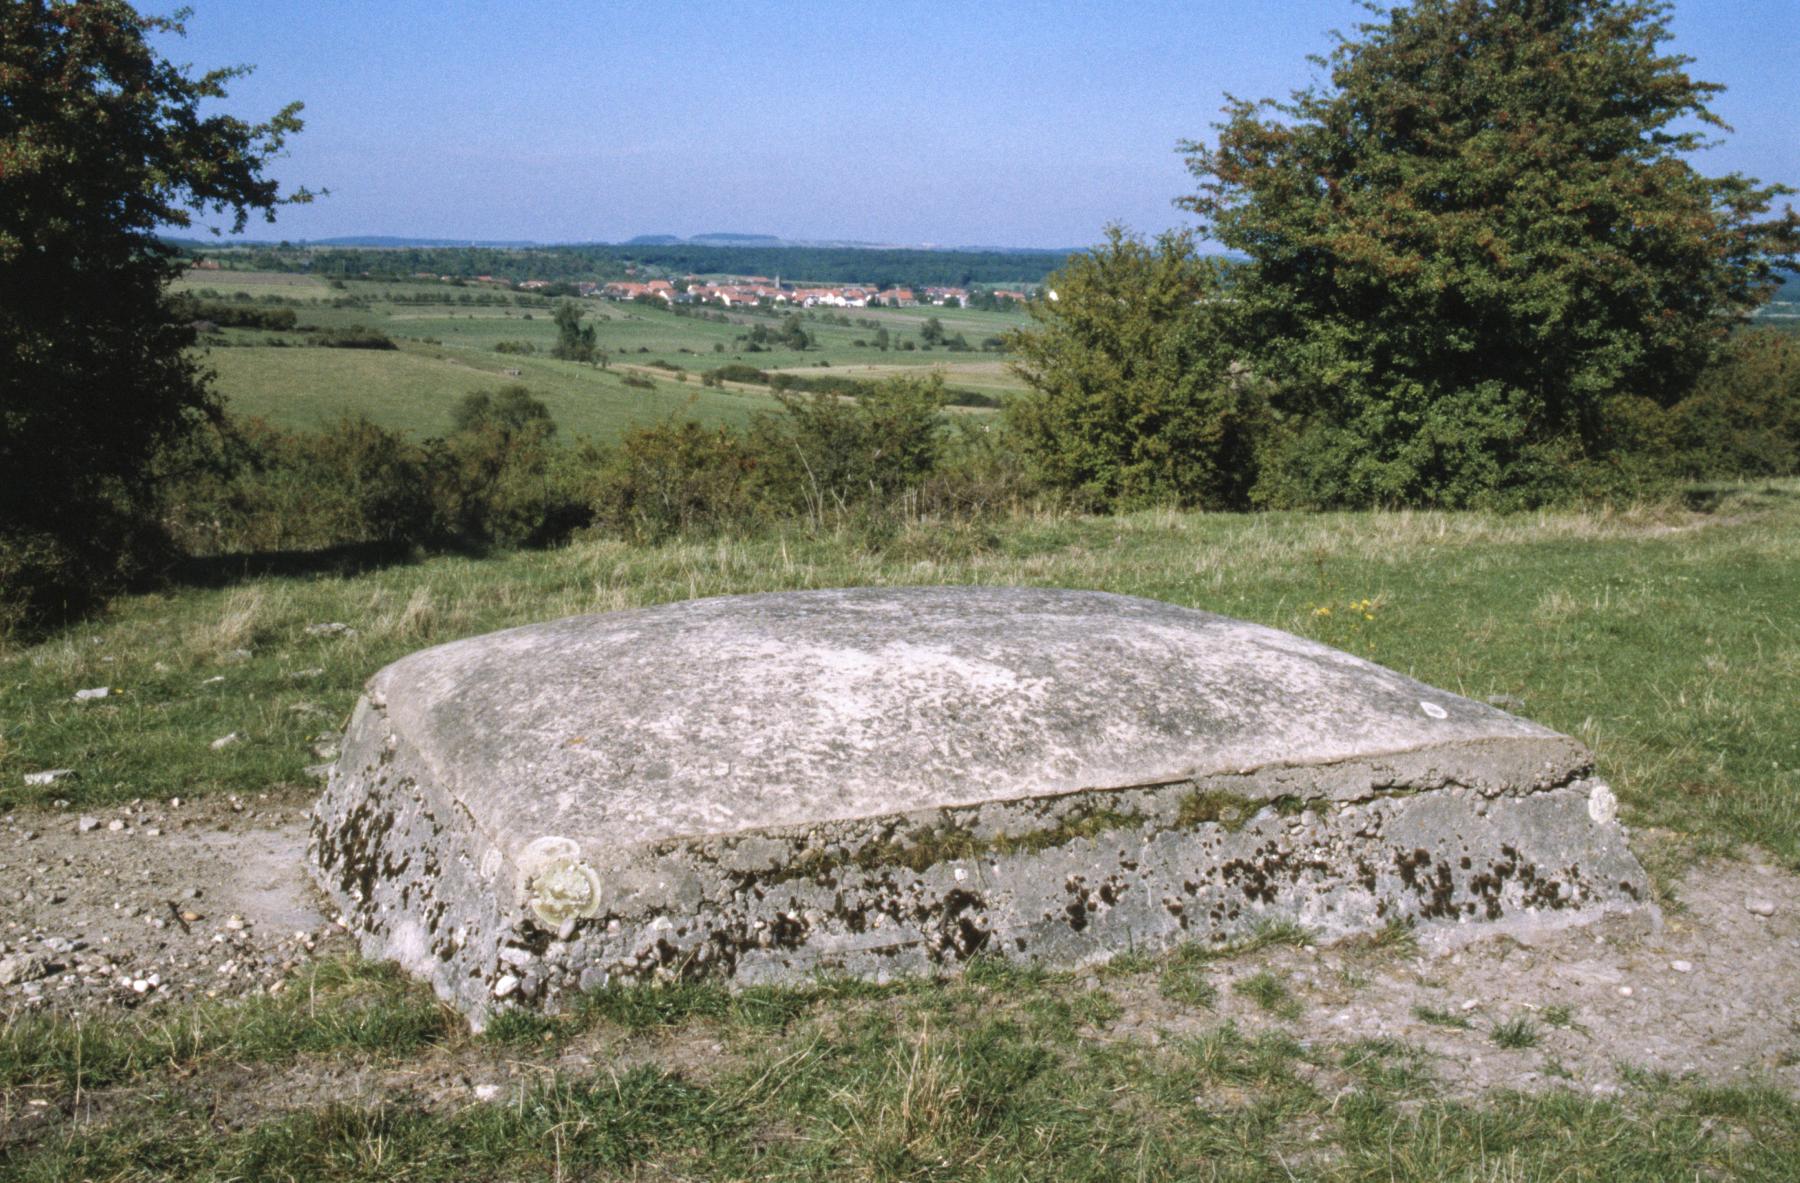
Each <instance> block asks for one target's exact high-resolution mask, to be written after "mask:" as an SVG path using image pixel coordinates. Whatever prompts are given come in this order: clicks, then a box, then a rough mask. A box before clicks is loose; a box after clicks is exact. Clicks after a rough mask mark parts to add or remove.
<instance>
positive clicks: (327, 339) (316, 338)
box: [310, 325, 397, 349]
mask: <svg viewBox="0 0 1800 1183" xmlns="http://www.w3.org/2000/svg"><path fill="white" fill-rule="evenodd" d="M310 340H311V343H312V344H314V345H319V346H323V347H324V348H326V349H394V348H397V346H395V344H394V342H393V339H392V338H390V337H389V336H388V335H387V334H386V333H384V332H382V331H380V330H379V329H371V328H366V327H364V326H363V325H350V326H349V327H348V328H342V329H314V330H313V331H312V336H311V338H310Z"/></svg>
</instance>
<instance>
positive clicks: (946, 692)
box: [312, 588, 1647, 1024]
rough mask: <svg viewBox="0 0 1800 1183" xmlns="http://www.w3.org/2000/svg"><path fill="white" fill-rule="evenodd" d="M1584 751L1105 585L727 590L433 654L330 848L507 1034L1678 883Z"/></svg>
mask: <svg viewBox="0 0 1800 1183" xmlns="http://www.w3.org/2000/svg"><path fill="white" fill-rule="evenodd" d="M1591 763H1592V761H1591V757H1590V755H1589V753H1588V752H1587V750H1586V749H1585V748H1584V747H1582V745H1581V744H1579V743H1577V742H1576V741H1575V740H1573V739H1570V738H1568V737H1567V736H1563V735H1559V734H1557V733H1555V732H1552V731H1549V730H1547V729H1545V728H1543V727H1540V726H1538V725H1537V724H1535V723H1531V722H1529V721H1527V720H1524V719H1520V718H1516V717H1514V716H1512V715H1509V714H1506V713H1505V712H1502V711H1500V710H1497V709H1495V708H1493V707H1490V706H1486V705H1484V704H1480V703H1476V702H1471V701H1469V700H1467V699H1463V698H1459V697H1457V696H1455V695H1452V694H1448V693H1446V692H1444V691H1441V690H1436V689H1433V688H1431V687H1429V686H1426V685H1424V684H1422V683H1419V682H1416V681H1414V680H1412V679H1410V678H1407V677H1404V676H1402V675H1400V674H1398V673H1395V672H1393V671H1391V670H1387V669H1384V668H1382V667H1380V666H1376V665H1372V664H1370V663H1369V662H1366V661H1363V660H1361V659H1359V658H1356V657H1353V656H1351V655H1349V654H1346V653H1342V652H1339V651H1337V650H1334V649H1330V648H1328V647H1325V646H1322V645H1318V644H1315V643H1313V642H1310V641H1306V640H1303V639H1301V638H1298V637H1294V636H1291V635H1289V634H1286V633H1281V632H1278V631H1275V630H1272V629H1267V628H1263V627H1260V626H1257V625H1252V624H1246V623H1244V622H1242V621H1236V620H1231V619H1228V618H1225V617H1221V616H1214V615H1211V614H1208V613H1203V612H1194V611H1190V610H1187V609H1183V608H1178V607H1174V606H1172V605H1168V604H1162V603H1157V602H1154V601H1149V600H1140V599H1132V598H1127V597H1122V596H1114V595H1106V594H1102V593H1097V592H1081V591H1056V590H1032V589H1022V588H915V589H902V590H883V589H863V590H850V591H823V592H796V593H784V594H775V595H763V596H741V597H727V598H721V599H712V600H698V601H691V602H688V603H681V604H672V605H668V606H665V607H661V608H652V609H645V610H641V611H633V612H619V613H610V614H605V615H598V616H585V617H577V618H573V619H569V620H560V621H554V622H551V623H548V624H541V625H533V626H530V627H526V628H519V629H512V630H509V631H506V632H501V633H495V634H492V635H489V636H484V637H476V638H473V639H470V640H466V641H459V642H456V643H453V644H449V645H443V646H439V647H437V648H434V649H429V650H426V651H424V652H421V653H415V654H413V655H412V656H410V657H407V658H405V659H403V660H401V661H398V662H396V663H394V664H393V665H391V666H389V667H387V668H386V669H384V670H382V671H381V672H379V673H378V674H376V675H375V676H374V677H373V678H372V679H371V680H370V682H369V684H368V688H367V694H366V696H365V697H364V699H363V700H362V702H361V703H359V705H358V706H357V709H356V713H355V715H354V717H353V719H352V720H351V723H350V727H349V730H348V732H347V734H346V736H345V742H344V745H343V755H342V757H341V758H340V759H339V761H338V762H337V765H336V767H335V768H334V769H333V771H332V774H331V777H330V780H329V784H328V787H327V789H326V791H325V793H324V795H323V796H322V797H321V798H320V800H319V803H318V805H317V807H316V809H315V820H314V825H313V841H312V855H313V859H314V862H315V867H316V872H317V875H318V877H319V880H320V882H321V883H322V884H323V885H324V887H325V889H326V890H327V892H328V893H330V894H331V895H332V896H333V897H334V898H335V899H336V900H337V901H338V902H339V904H340V905H341V906H342V907H343V908H344V910H345V912H346V915H347V916H348V917H349V918H350V922H351V925H352V927H353V929H354V930H355V931H357V932H358V933H359V934H360V936H361V939H362V942H363V947H364V951H365V952H366V953H368V954H370V955H373V956H380V957H389V958H394V959H397V960H399V961H400V962H401V963H403V964H404V965H405V966H406V967H407V968H408V969H410V970H411V971H413V972H414V973H417V974H419V975H421V976H423V977H425V978H427V979H429V980H430V981H431V982H432V983H433V985H434V986H435V987H436V988H437V990H438V992H439V993H440V994H441V995H443V996H444V997H445V998H447V999H449V1000H451V1001H453V1002H454V1003H455V1004H456V1005H457V1006H459V1007H461V1008H462V1009H463V1010H464V1011H465V1012H466V1013H468V1014H469V1015H470V1017H471V1019H472V1020H473V1021H474V1022H476V1023H477V1024H479V1023H481V1022H482V1021H483V1020H484V1018H485V1016H486V1015H487V1014H488V1013H489V1012H490V1011H491V1009H493V1008H494V1007H495V1006H496V1005H512V1004H515V1003H532V1004H539V1005H547V1006H551V1007H554V1006H555V1005H556V1004H557V1002H558V1000H559V999H560V998H562V997H564V996H566V995H567V994H568V993H569V992H571V991H574V990H576V989H580V988H589V987H592V986H594V985H596V984H599V983H602V982H606V981H609V980H615V979H621V978H623V979H636V978H647V977H653V976H659V975H672V974H690V973H717V974H721V975H724V976H727V977H730V978H733V979H735V980H738V981H740V982H755V981H765V980H779V979H787V978H793V977H797V976H802V975H804V974H807V973H809V972H812V971H815V970H822V969H829V970H833V971H840V972H848V973H853V974H859V975H866V976H877V977H879V976H883V975H886V974H890V973H893V972H900V971H918V970H931V969H933V968H935V967H939V966H945V965H953V964H955V963H956V962H958V961H960V960H962V959H964V958H966V957H969V956H970V955H972V954H974V953H976V952H979V951H987V952H991V953H997V954H1001V955H1005V956H1008V957H1014V958H1021V959H1041V960H1044V961H1047V962H1050V963H1052V964H1059V965H1069V964H1076V963H1081V962H1089V961H1098V960H1104V959H1105V958H1107V957H1108V956H1110V955H1112V954H1113V953H1115V952H1118V951H1119V950H1122V949H1125V948H1144V947H1146V946H1149V947H1158V946H1161V945H1164V944H1168V943H1172V942H1175V941H1179V940H1184V939H1200V940H1206V939H1221V938H1224V937H1227V936H1229V935H1231V934H1232V933H1234V932H1236V931H1240V930H1242V929H1243V928H1245V927H1247V926H1249V925H1251V924H1253V923H1254V922H1256V921H1257V920H1259V919H1262V918H1273V917H1284V918H1290V919H1293V920H1297V921H1299V922H1301V923H1303V924H1306V925H1309V926H1312V927H1313V928H1315V929H1317V930H1319V931H1320V933H1321V935H1323V936H1327V937H1329V936H1332V935H1339V934H1344V933H1349V932H1354V931H1358V930H1365V929H1369V928H1372V927H1379V926H1381V925H1383V924H1385V923H1387V922H1389V921H1393V920H1413V921H1418V922H1422V923H1424V924H1427V925H1455V924H1465V923H1471V922H1484V923H1485V922H1512V923H1531V924H1537V923H1544V922H1559V921H1564V920H1568V919H1575V918H1580V917H1583V916H1587V915H1592V914H1596V913H1597V912H1598V911H1601V910H1605V909H1611V908H1618V907H1629V906H1634V905H1635V904H1636V903H1637V901H1639V900H1642V899H1644V898H1645V897H1646V894H1647V889H1646V885H1645V880H1644V875H1643V872H1642V870H1641V868H1639V866H1638V864H1637V863H1636V861H1635V860H1634V859H1633V858H1632V856H1631V854H1630V853H1629V851H1628V850H1627V849H1626V846H1625V843H1624V838H1623V835H1622V833H1621V830H1620V828H1619V826H1618V825H1617V824H1616V822H1615V821H1614V813H1615V803H1614V799H1613V796H1612V793H1611V791H1610V790H1609V789H1607V788H1606V786H1605V785H1603V784H1601V783H1599V782H1598V781H1594V780H1591V779H1589V773H1590V771H1591Z"/></svg>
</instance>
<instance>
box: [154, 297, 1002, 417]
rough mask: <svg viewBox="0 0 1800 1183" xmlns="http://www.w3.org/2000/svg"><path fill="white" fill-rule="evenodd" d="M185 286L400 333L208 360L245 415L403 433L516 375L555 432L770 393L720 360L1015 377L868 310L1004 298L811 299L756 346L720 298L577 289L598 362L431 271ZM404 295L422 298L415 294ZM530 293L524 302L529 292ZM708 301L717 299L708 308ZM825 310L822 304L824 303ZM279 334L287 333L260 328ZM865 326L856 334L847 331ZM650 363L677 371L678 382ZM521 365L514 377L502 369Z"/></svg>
mask: <svg viewBox="0 0 1800 1183" xmlns="http://www.w3.org/2000/svg"><path fill="white" fill-rule="evenodd" d="M177 286H178V287H179V288H181V289H183V290H188V291H200V290H202V289H210V290H212V291H213V292H215V293H217V294H218V296H219V297H221V298H232V297H235V296H237V295H239V294H242V295H244V296H248V297H252V298H256V297H261V296H267V295H275V296H281V297H284V298H288V299H294V300H297V301H299V303H298V304H296V305H295V306H294V311H295V313H296V315H297V317H298V319H299V322H300V323H301V324H302V325H312V326H317V327H320V328H347V327H350V326H352V325H361V326H363V327H366V328H373V329H377V330H380V331H381V332H384V333H386V334H387V335H388V336H390V337H391V338H392V339H393V340H394V341H395V342H396V343H397V344H399V345H400V346H401V348H399V349H397V350H393V351H387V350H372V351H371V350H336V349H318V348H301V347H299V346H302V345H304V342H305V340H306V338H305V335H304V334H300V333H280V334H270V333H266V332H260V331H252V330H238V329H230V330H227V331H226V332H225V334H224V336H225V337H226V339H227V340H228V341H229V342H230V345H229V347H225V348H214V349H211V350H209V351H208V353H207V358H206V361H207V364H208V365H210V366H211V367H212V368H213V369H214V370H216V371H217V373H218V383H217V387H218V389H219V390H220V391H221V392H222V393H223V394H224V395H225V397H226V400H227V405H228V407H230V408H231V409H232V410H233V411H234V412H237V413H242V414H249V415H259V416H261V417H263V418H266V419H268V420H269V421H270V422H272V423H275V424H277V425H279V426H284V427H290V428H296V429H306V428H315V427H318V426H319V425H320V424H322V423H326V422H329V421H331V420H332V419H335V418H336V417H337V416H338V415H340V414H342V413H343V412H345V411H347V410H355V411H358V412H360V413H363V414H366V415H368V416H369V417H370V418H372V419H374V420H375V421H376V422H377V423H380V424H382V425H383V426H386V427H391V428H395V429H399V430H403V431H407V432H410V433H413V434H416V435H421V436H424V435H431V434H434V433H438V432H442V431H444V430H445V429H446V426H447V424H448V422H449V414H450V408H451V407H452V406H453V405H454V404H455V402H456V401H457V400H458V399H459V398H461V397H462V396H463V395H465V394H467V393H469V392H470V391H474V390H492V389H494V388H496V387H497V386H499V385H501V384H503V383H508V382H518V383H521V384H523V385H525V386H526V387H528V388H529V389H530V390H531V392H532V393H533V394H534V395H536V396H537V397H538V398H541V399H543V400H544V402H545V403H547V404H548V405H549V406H550V408H551V411H552V413H553V414H554V415H555V416H556V419H557V422H558V424H559V425H561V426H562V427H563V429H564V431H565V433H566V434H567V435H568V436H569V437H574V436H577V435H588V436H592V437H594V438H597V439H610V438H612V437H613V436H615V435H616V434H617V433H618V432H619V431H620V430H622V429H623V428H625V427H627V426H630V425H632V424H637V423H643V422H647V421H654V420H658V419H666V418H669V417H693V418H697V419H700V420H702V421H704V422H732V423H737V422H742V421H743V420H744V419H746V418H747V417H748V416H749V415H750V414H752V413H753V412H754V411H756V410H758V409H769V408H771V407H772V406H773V405H774V404H773V403H772V401H771V400H769V399H768V397H767V395H766V393H759V392H757V391H755V390H747V389H743V388H737V389H733V388H726V389H723V390H721V389H716V388H709V389H702V388H701V387H700V385H699V382H698V376H699V375H700V374H701V373H703V372H705V371H706V370H709V369H712V368H714V367H716V366H719V365H723V364H726V363H728V362H730V363H743V364H747V365H753V366H755V367H756V368H758V369H762V370H773V371H785V372H790V373H796V374H802V373H804V374H817V373H832V374H842V375H844V376H848V377H858V378H871V377H881V376H886V375H890V374H897V373H918V374H924V373H927V372H930V371H932V370H938V371H941V372H942V374H943V376H944V379H945V381H946V383H947V384H948V385H950V386H952V387H958V388H962V389H967V390H972V391H976V392H978V393H981V394H986V395H1005V394H1007V393H1010V392H1013V391H1016V390H1019V389H1021V384H1020V382H1019V380H1018V379H1017V378H1016V377H1015V376H1013V375H1012V374H1011V373H1010V372H1009V371H1008V370H1007V369H1006V367H1005V363H1004V361H1003V359H1001V358H1000V356H999V355H997V354H993V353H979V352H969V353H960V352H959V353H953V352H950V351H948V350H945V349H941V348H938V349H925V348H915V349H913V350H911V351H902V350H900V349H898V348H894V349H890V350H887V351H883V350H880V349H877V348H875V347H874V345H873V344H872V343H871V342H872V341H873V340H874V336H875V330H874V329H872V328H870V327H868V324H867V323H855V322H858V321H862V322H868V321H875V322H878V323H880V324H881V325H884V326H886V327H887V329H888V332H889V333H890V335H891V337H892V340H893V341H894V343H895V344H896V345H897V344H898V343H899V342H900V341H901V340H903V339H910V340H912V341H913V342H914V344H915V345H918V344H920V342H919V341H918V334H919V329H920V327H921V326H922V325H923V324H924V323H925V321H926V319H927V318H928V317H931V316H936V317H937V318H938V319H939V320H940V321H941V322H942V323H943V325H944V328H945V331H946V332H948V333H951V334H956V333H961V334H963V335H964V336H965V337H966V338H967V339H968V340H969V342H970V343H971V345H977V346H978V345H979V344H980V343H981V342H982V341H983V340H985V339H986V338H989V337H997V336H1000V335H1002V334H1004V333H1006V332H1007V331H1008V330H1010V329H1013V328H1017V327H1018V326H1020V325H1022V324H1023V323H1024V318H1023V317H1022V316H1021V315H1018V314H1014V313H992V312H976V311H973V310H965V309H941V308H911V309H847V310H844V314H845V315H848V316H849V317H850V319H851V320H852V322H853V323H852V324H851V325H848V326H846V325H840V324H836V323H833V321H832V320H829V319H827V318H826V317H825V316H823V315H820V316H816V317H810V318H808V319H806V321H805V324H806V329H807V331H808V332H809V333H810V334H812V335H813V337H814V338H815V342H816V343H815V346H814V347H813V348H810V349H807V350H805V351H803V352H798V351H794V350H789V349H769V350H765V351H758V352H749V351H747V350H746V349H745V347H744V346H745V343H744V342H743V341H740V340H738V339H737V338H738V337H739V335H741V334H744V333H746V332H747V331H749V329H750V328H752V327H753V326H755V325H765V326H767V327H769V328H771V329H773V328H775V327H776V326H777V325H778V324H779V323H780V322H779V319H778V318H770V317H767V316H759V315H756V314H753V313H746V312H733V313H728V314H727V315H728V316H729V320H728V321H727V322H726V323H719V322H718V321H715V320H709V319H703V318H702V317H700V316H679V315H676V313H675V312H674V311H672V310H668V309H663V308H657V307H650V306H645V305H640V304H636V303H632V304H617V303H612V302H608V301H600V300H582V301H580V307H581V308H582V309H583V311H584V312H585V313H586V314H587V323H590V324H592V325H594V327H595V328H596V330H597V337H598V343H599V345H600V346H601V348H602V349H604V350H605V351H606V352H607V354H608V355H609V358H610V361H611V364H610V366H609V368H608V369H606V370H598V369H595V368H594V367H590V366H582V365H575V364H572V363H564V362H558V361H554V360H553V359H551V358H550V357H549V351H550V349H551V348H552V346H553V345H554V344H555V342H556V327H555V325H554V323H553V322H552V320H551V312H552V308H551V306H550V305H548V304H543V303H531V306H528V307H521V306H516V305H514V304H512V303H511V300H512V297H511V295H510V294H505V300H506V301H507V303H506V305H505V306H500V305H493V304H490V305H483V304H479V303H470V304H462V303H459V302H458V301H459V299H460V298H461V297H463V296H467V297H469V298H470V299H471V300H475V299H478V298H480V297H481V296H483V295H487V294H488V293H485V292H482V291H480V290H476V289H457V288H450V287H446V286H445V285H441V284H432V283H416V284H403V283H385V282H384V283H375V282H358V281H351V282H349V283H347V284H346V285H345V286H344V287H342V288H332V287H329V286H328V285H327V284H325V283H324V282H323V281H320V280H316V279H313V278H311V277H308V276H294V275H279V274H265V273H261V272H205V273H201V272H195V273H191V274H190V275H189V276H188V277H187V278H185V279H183V280H182V281H180V283H179V284H178V285H177ZM419 298H424V299H428V300H429V301H431V302H429V303H418V302H415V301H416V300H417V299H419ZM528 303H529V302H528ZM708 311H709V312H713V311H717V310H708ZM834 315H835V314H834ZM271 340H280V341H284V342H286V343H287V345H286V347H277V346H274V345H272V344H270V342H271ZM859 340H861V341H863V342H865V343H864V344H862V345H858V344H856V342H857V341H859ZM502 342H524V343H527V344H529V345H530V346H532V347H533V349H534V350H536V352H534V353H530V354H516V353H499V352H496V351H495V346H496V345H499V344H501V343H502ZM664 366H678V367H680V368H681V369H682V370H684V371H687V372H688V374H689V377H688V380H687V381H685V382H683V381H679V380H677V379H676V377H675V376H674V374H673V372H672V371H669V370H667V369H665V368H663V367H664ZM509 369H516V370H518V371H520V373H519V374H518V376H517V377H513V376H509V375H507V374H506V373H505V371H506V370H509ZM627 375H630V376H631V377H633V378H635V379H638V380H640V381H650V382H651V383H653V385H652V387H651V388H649V389H644V388H642V387H633V386H628V385H626V384H625V382H624V381H623V379H624V378H625V377H626V376H627Z"/></svg>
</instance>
